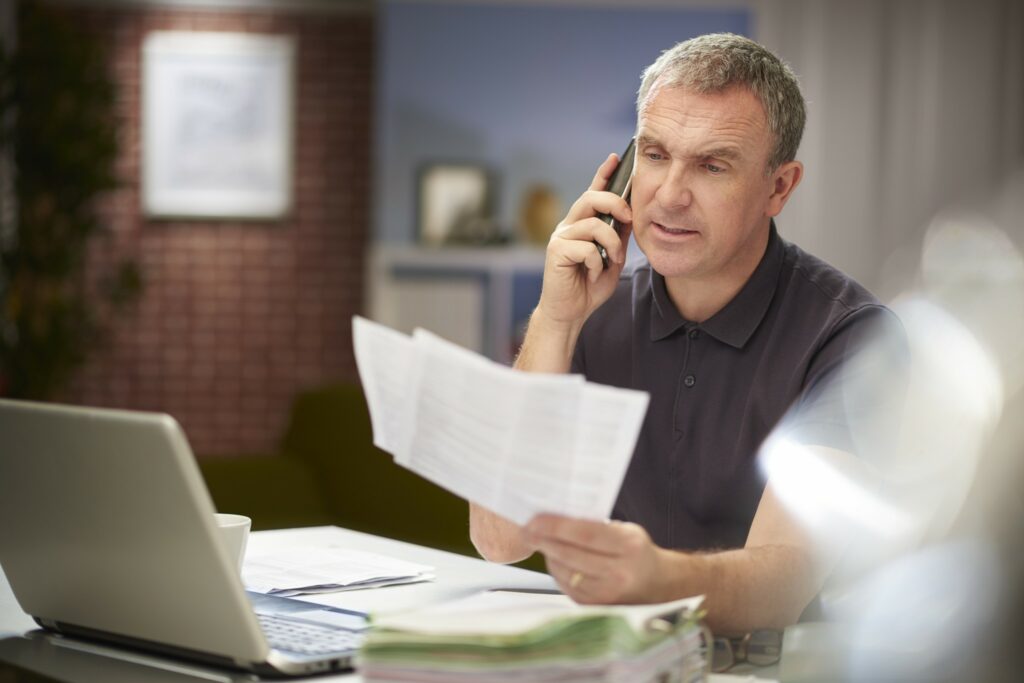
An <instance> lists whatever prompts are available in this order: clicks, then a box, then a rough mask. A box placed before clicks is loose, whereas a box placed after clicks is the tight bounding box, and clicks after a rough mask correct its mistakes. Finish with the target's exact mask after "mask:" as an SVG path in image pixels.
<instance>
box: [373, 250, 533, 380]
mask: <svg viewBox="0 0 1024 683" xmlns="http://www.w3.org/2000/svg"><path fill="white" fill-rule="evenodd" d="M369 254H370V259H369V263H370V272H369V288H368V290H367V297H368V301H367V307H366V310H367V311H368V313H369V315H370V317H372V318H373V319H374V320H376V321H378V322H380V323H383V324H385V325H388V326H390V327H393V328H395V329H397V330H401V331H402V332H407V333H408V332H412V330H413V329H414V328H416V327H423V328H425V329H428V330H430V331H431V332H434V333H435V334H438V335H440V336H442V337H444V338H446V339H448V340H450V341H453V342H455V343H457V344H459V345H461V346H464V347H466V348H469V349H472V350H474V351H477V352H479V353H482V354H484V355H485V356H487V357H488V358H491V359H493V360H496V361H498V362H502V363H510V362H511V361H512V356H513V354H514V352H515V340H516V337H517V330H516V328H515V327H516V323H517V318H519V316H521V315H522V314H523V313H524V311H523V310H522V308H523V307H522V305H521V306H520V307H519V308H520V310H516V286H517V282H518V283H520V285H521V286H523V285H524V284H529V285H531V289H535V288H536V286H537V284H539V281H540V277H541V275H542V274H543V272H544V250H543V249H541V248H538V247H523V246H516V247H436V248H428V247H420V246H415V245H408V244H391V243H377V244H374V245H372V246H371V247H370V252H369ZM535 303H536V300H535V299H534V300H533V301H532V302H531V303H530V304H529V308H528V309H527V310H526V311H525V312H528V311H529V310H531V309H532V307H533V304H535Z"/></svg>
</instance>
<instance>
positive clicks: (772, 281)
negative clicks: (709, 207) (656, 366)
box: [651, 221, 785, 349]
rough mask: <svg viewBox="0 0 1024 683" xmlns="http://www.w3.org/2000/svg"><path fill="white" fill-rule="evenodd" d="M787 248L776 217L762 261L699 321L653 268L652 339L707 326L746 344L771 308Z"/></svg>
mask: <svg viewBox="0 0 1024 683" xmlns="http://www.w3.org/2000/svg"><path fill="white" fill-rule="evenodd" d="M784 251H785V248H784V244H783V242H782V238H780V237H779V235H778V232H777V231H776V230H775V221H772V222H771V226H770V228H769V232H768V246H767V247H766V248H765V251H764V256H762V257H761V262H760V263H758V264H757V268H755V269H754V272H753V273H752V274H751V275H750V278H749V279H748V280H747V283H746V284H745V285H743V288H742V289H741V290H740V291H739V293H738V294H737V295H736V296H735V297H733V299H732V301H730V302H729V303H727V304H726V305H725V307H724V308H723V309H722V310H720V311H719V312H718V313H715V314H714V315H713V316H711V317H710V318H708V319H707V320H705V321H704V322H703V323H701V324H699V325H698V324H696V323H692V322H690V321H688V320H686V319H685V318H683V316H681V315H680V314H679V310H678V309H677V308H676V306H675V304H673V303H672V300H671V299H670V298H669V296H668V289H667V288H666V287H665V278H664V277H662V276H661V275H660V274H659V273H655V272H653V271H652V272H651V293H652V295H653V296H652V298H653V305H652V309H653V310H652V311H651V341H658V340H660V339H664V338H666V337H668V336H670V335H671V334H673V333H675V332H676V331H677V330H679V329H680V328H684V327H690V328H699V329H701V330H704V331H705V332H707V333H708V334H710V335H711V336H712V337H714V338H715V339H717V340H719V341H721V342H724V343H726V344H728V345H729V346H732V347H734V348H737V349H741V348H743V346H744V345H746V343H747V340H749V339H750V337H751V336H752V335H753V334H754V330H756V329H757V327H758V325H760V324H761V321H762V320H763V319H764V316H765V313H767V312H768V305H769V304H770V303H771V302H772V297H774V296H775V289H776V287H777V286H778V282H779V273H780V272H781V271H782V257H783V254H784Z"/></svg>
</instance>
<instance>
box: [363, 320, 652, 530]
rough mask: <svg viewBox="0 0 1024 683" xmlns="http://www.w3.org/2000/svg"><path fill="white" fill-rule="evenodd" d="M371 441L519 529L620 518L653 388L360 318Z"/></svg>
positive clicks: (399, 462)
mask: <svg viewBox="0 0 1024 683" xmlns="http://www.w3.org/2000/svg"><path fill="white" fill-rule="evenodd" d="M352 329H353V336H354V344H355V354H356V362H357V364H358V366H359V376H360V379H361V380H362V383H363V390H364V392H365V394H366V399H367V404H368V405H369V409H370V419H371V422H372V424H373V438H374V444H376V445H377V446H378V447H379V448H381V449H382V450H385V451H387V452H389V453H391V454H392V455H393V456H394V458H395V462H397V463H398V464H400V465H402V466H404V467H406V468H408V469H410V470H412V471H413V472H416V473H417V474H419V475H420V476H422V477H424V478H426V479H429V480H430V481H432V482H434V483H435V484H438V485H439V486H441V487H443V488H445V489H447V490H449V491H451V492H453V493H455V494H456V495H458V496H461V497H463V498H465V499H467V500H469V501H472V502H474V503H477V504H479V505H482V506H484V507H486V508H488V509H490V510H492V511H494V512H496V513H498V514H499V515H501V516H503V517H506V518H508V519H510V520H512V521H513V522H515V523H517V524H525V523H526V522H528V521H529V520H530V518H532V517H533V516H534V515H535V514H537V513H540V512H554V513H559V514H563V515H568V516H572V517H580V518H585V519H596V520H604V519H608V517H609V515H610V514H611V510H612V506H613V505H614V503H615V498H616V497H617V496H618V492H619V488H620V486H621V485H622V479H623V477H625V474H626V468H627V466H628V465H629V460H630V458H631V457H632V455H633V449H634V447H635V446H636V440H637V438H638V437H639V435H640V428H641V426H642V424H643V419H644V415H645V413H646V411H647V402H648V394H647V393H646V392H642V391H635V390H631V389H620V388H616V387H609V386H604V385H600V384H594V383H591V382H586V381H584V379H583V377H581V376H579V375H551V374H541V373H528V372H522V371H519V370H514V369H512V368H509V367H506V366H503V365H500V364H498V363H494V362H492V361H489V360H487V359H485V358H483V357H482V356H480V355H478V354H476V353H473V352H472V351H468V350H466V349H463V348H461V347H460V346H458V345H456V344H452V343H451V342H448V341H446V340H444V339H441V338H440V337H438V336H436V335H434V334H431V333H430V332H427V331H426V330H416V331H415V332H414V333H413V335H412V337H409V336H407V335H404V334H402V333H400V332H396V331H395V330H392V329H390V328H387V327H385V326H383V325H379V324H377V323H374V322H371V321H369V320H366V319H365V318H360V317H358V316H356V317H355V318H354V319H353V322H352Z"/></svg>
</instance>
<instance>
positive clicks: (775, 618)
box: [661, 545, 821, 636]
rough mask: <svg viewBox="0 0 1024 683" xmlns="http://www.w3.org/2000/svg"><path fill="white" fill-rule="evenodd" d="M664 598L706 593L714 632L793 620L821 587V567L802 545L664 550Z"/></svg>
mask: <svg viewBox="0 0 1024 683" xmlns="http://www.w3.org/2000/svg"><path fill="white" fill-rule="evenodd" d="M662 552H664V553H665V556H664V557H665V565H666V566H667V571H665V573H664V576H665V579H666V586H665V594H664V595H663V596H661V597H662V598H663V599H665V600H669V599H673V598H679V597H684V596H688V595H700V594H703V595H704V596H705V602H704V606H705V608H706V609H707V611H708V614H707V623H708V626H709V627H710V628H711V630H712V631H714V632H715V633H716V634H718V635H723V636H733V635H737V636H738V635H742V634H744V633H749V632H750V631H753V630H754V629H759V628H778V629H782V628H785V627H786V626H789V625H790V624H793V623H796V621H797V619H798V618H799V617H800V614H801V613H802V612H803V610H804V608H805V607H806V606H807V604H808V603H809V602H810V601H811V599H812V598H813V597H814V596H815V595H816V594H817V592H818V590H820V587H821V578H820V573H819V572H818V570H817V569H816V567H815V563H814V560H813V558H812V557H810V556H809V554H808V552H807V551H806V550H804V549H801V548H795V547H793V546H781V545H774V546H773V545H765V546H757V547H753V548H743V549H739V550H729V551H724V552H719V553H707V554H703V553H681V552H676V551H669V550H663V551H662Z"/></svg>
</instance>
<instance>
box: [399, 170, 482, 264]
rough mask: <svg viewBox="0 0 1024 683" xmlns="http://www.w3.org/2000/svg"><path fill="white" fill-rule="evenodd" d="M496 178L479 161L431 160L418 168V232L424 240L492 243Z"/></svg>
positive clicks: (439, 242) (427, 242) (427, 243)
mask: <svg viewBox="0 0 1024 683" xmlns="http://www.w3.org/2000/svg"><path fill="white" fill-rule="evenodd" d="M493 185H494V182H493V177H492V174H491V172H490V171H489V170H488V169H487V168H486V167H485V166H482V165H480V164H472V163H431V164H427V165H425V166H423V167H422V168H421V169H420V171H419V182H418V190H417V192H418V196H417V204H418V210H417V213H418V217H417V222H418V226H417V232H418V237H419V241H420V243H421V244H426V245H432V246H436V245H442V244H467V245H472V244H492V243H494V242H496V241H500V231H499V229H498V227H497V224H496V222H495V217H494V188H493Z"/></svg>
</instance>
